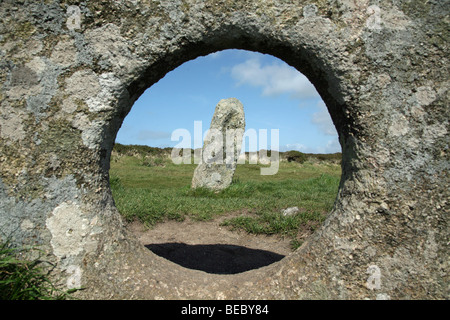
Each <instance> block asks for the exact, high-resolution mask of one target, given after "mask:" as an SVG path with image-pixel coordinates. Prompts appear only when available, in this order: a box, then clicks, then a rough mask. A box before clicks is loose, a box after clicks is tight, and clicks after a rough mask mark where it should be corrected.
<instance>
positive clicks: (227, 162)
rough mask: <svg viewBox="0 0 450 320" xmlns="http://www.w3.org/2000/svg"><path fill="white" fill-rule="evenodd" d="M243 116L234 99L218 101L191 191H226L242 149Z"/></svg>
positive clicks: (238, 102) (238, 104)
mask: <svg viewBox="0 0 450 320" xmlns="http://www.w3.org/2000/svg"><path fill="white" fill-rule="evenodd" d="M244 130H245V115H244V107H243V105H242V103H241V102H240V101H239V100H238V99H236V98H229V99H223V100H220V101H219V103H218V104H217V106H216V110H215V111H214V115H213V118H212V120H211V126H210V128H209V130H208V132H207V135H206V137H205V140H204V143H203V148H202V158H201V162H200V163H199V165H198V166H197V168H196V169H195V171H194V177H193V178H192V188H199V187H204V188H208V189H211V190H222V189H225V188H227V187H228V186H229V185H230V184H231V181H232V180H233V175H234V171H235V170H236V165H237V161H238V158H239V154H240V152H241V147H242V138H243V136H244Z"/></svg>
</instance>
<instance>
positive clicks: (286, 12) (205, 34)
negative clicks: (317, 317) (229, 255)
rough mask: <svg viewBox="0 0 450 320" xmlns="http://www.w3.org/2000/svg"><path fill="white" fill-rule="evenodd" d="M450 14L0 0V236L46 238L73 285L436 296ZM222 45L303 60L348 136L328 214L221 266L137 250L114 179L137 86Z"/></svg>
mask: <svg viewBox="0 0 450 320" xmlns="http://www.w3.org/2000/svg"><path fill="white" fill-rule="evenodd" d="M70 6H76V7H72V8H71V9H70V10H69V8H70ZM74 8H75V9H74ZM76 8H78V11H77V10H76ZM77 12H79V13H80V16H78V15H77ZM448 12H449V1H447V0H444V1H437V0H433V1H421V0H417V1H416V0H373V1H372V0H362V1H353V0H328V1H327V0H297V1H282V0H279V1H276V0H267V1H250V0H222V1H215V0H171V1H164V0H162V1H150V0H145V1H132V0H128V1H126V0H114V1H113V0H102V1H99V0H98V1H96V0H91V1H69V0H66V1H65V0H59V1H57V0H48V1H25V0H22V1H18V0H4V1H2V4H1V6H0V81H1V85H0V230H1V238H2V240H4V239H6V238H7V237H10V238H11V241H13V243H15V244H18V245H24V244H27V245H28V244H37V245H40V246H41V248H42V249H43V250H44V251H45V252H47V254H48V257H47V258H48V259H49V260H51V261H53V262H55V263H56V268H55V270H54V274H55V277H62V279H63V280H62V284H63V285H66V284H67V285H68V286H77V285H80V284H81V285H82V286H83V287H85V288H86V290H83V291H80V293H79V294H80V295H82V297H84V298H107V299H119V298H147V299H152V298H163V299H164V298H166V299H168V298H217V299H224V298H270V299H298V298H305V299H306V298H333V299H334V298H338V299H366V298H368V299H377V298H378V299H386V298H390V299H419V298H421V299H434V298H438V299H448V298H449V278H448V275H449V250H448V241H449V227H448V222H449V203H448V199H449V175H448V170H449V150H448V144H449V134H448V130H449V124H448V120H449V107H448V106H449V93H448V87H449V78H448V65H449V61H448V57H449V50H448V43H449V32H448V30H449V21H448ZM228 48H240V49H247V50H254V51H259V52H262V53H268V54H272V55H274V56H277V57H279V58H280V59H283V60H284V61H285V62H287V63H288V64H290V65H292V66H294V67H295V68H297V69H298V70H299V71H301V72H302V73H303V74H305V75H306V76H307V77H308V78H309V79H310V80H311V82H312V83H313V84H314V85H315V87H316V88H317V90H318V92H319V93H320V95H321V96H322V98H323V100H324V101H325V103H326V105H327V107H328V110H329V112H330V114H331V117H332V119H333V121H334V123H335V125H336V128H337V131H338V133H339V138H340V143H341V145H342V149H343V163H342V168H343V174H342V179H341V185H340V190H339V194H338V197H337V199H336V202H335V205H334V208H333V210H332V212H331V213H330V215H329V217H328V218H327V220H326V222H325V223H324V225H323V226H322V227H321V228H319V229H318V230H317V231H316V233H315V234H314V235H313V236H312V237H311V238H310V239H309V240H308V241H307V242H306V243H304V244H303V246H302V247H300V248H299V249H298V250H297V251H296V252H294V253H293V254H291V255H290V256H288V257H286V258H285V259H283V260H281V261H280V262H278V263H276V264H274V265H271V266H268V267H265V268H263V269H258V270H255V271H249V272H246V273H243V274H239V275H236V276H231V277H230V276H212V275H205V274H203V273H201V272H195V271H193V270H181V269H179V268H177V267H176V266H175V265H173V264H170V263H169V262H168V261H166V260H163V259H162V258H159V257H157V256H156V255H154V254H152V253H151V252H149V251H148V250H146V249H145V248H143V247H142V246H141V245H140V244H139V243H138V242H137V241H136V240H135V239H133V238H132V237H131V236H130V235H129V234H127V232H126V231H125V229H124V227H123V223H122V220H121V218H120V216H119V214H118V212H117V210H116V208H115V207H114V203H113V199H112V196H111V192H110V189H109V185H108V170H109V158H110V153H111V149H112V146H113V143H114V139H115V136H116V133H117V131H118V129H119V127H120V125H121V123H122V121H123V119H124V117H125V116H126V115H127V113H128V112H129V110H130V108H131V107H132V105H133V103H134V101H136V99H137V98H138V97H139V96H140V94H142V93H143V92H144V90H145V89H147V88H148V87H149V86H151V85H152V84H154V83H155V82H156V81H158V80H159V79H160V78H161V77H163V76H164V75H165V74H166V73H167V72H169V71H170V70H172V69H174V68H176V67H177V66H179V65H180V64H182V63H183V62H186V61H188V60H190V59H193V58H195V57H198V56H200V55H205V54H208V53H211V52H214V51H217V50H222V49H228ZM173 279H178V280H179V279H183V280H182V281H177V282H174V280H173Z"/></svg>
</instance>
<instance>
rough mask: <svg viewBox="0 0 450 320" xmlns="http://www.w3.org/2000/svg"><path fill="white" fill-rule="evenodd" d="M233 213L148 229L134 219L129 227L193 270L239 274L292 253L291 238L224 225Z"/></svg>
mask: <svg viewBox="0 0 450 320" xmlns="http://www.w3.org/2000/svg"><path fill="white" fill-rule="evenodd" d="M226 218H229V216H221V217H220V218H217V219H215V220H212V221H193V220H191V219H189V218H187V219H185V220H184V221H182V222H178V221H167V222H165V223H160V224H157V225H156V226H154V227H152V228H151V229H147V228H146V227H145V226H144V225H143V224H142V223H140V222H133V223H130V224H129V225H128V229H129V230H130V231H131V232H132V233H134V234H135V235H136V236H137V238H138V239H139V240H140V242H141V243H142V244H143V245H145V246H146V247H147V248H148V249H149V250H151V251H152V252H154V253H155V254H157V255H159V256H161V257H163V258H165V259H167V260H170V261H172V262H175V263H177V264H179V265H181V266H183V267H186V268H189V269H196V270H202V271H205V272H207V273H214V274H235V273H240V272H244V271H247V270H251V269H256V268H260V267H263V266H266V265H269V264H271V263H274V262H276V261H279V260H281V259H282V258H283V257H284V256H287V255H289V254H290V253H291V252H292V250H291V246H290V240H289V239H288V238H283V237H281V236H275V235H274V236H268V235H253V234H249V233H247V232H244V231H239V230H231V229H229V228H228V227H225V226H221V225H220V224H221V223H222V221H223V220H224V219H226Z"/></svg>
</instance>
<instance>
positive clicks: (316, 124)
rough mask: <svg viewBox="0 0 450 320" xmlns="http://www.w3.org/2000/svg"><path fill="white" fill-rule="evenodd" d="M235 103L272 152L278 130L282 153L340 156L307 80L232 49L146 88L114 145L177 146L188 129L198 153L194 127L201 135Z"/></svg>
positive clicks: (270, 59) (271, 60)
mask: <svg viewBox="0 0 450 320" xmlns="http://www.w3.org/2000/svg"><path fill="white" fill-rule="evenodd" d="M231 97H233V98H237V99H239V100H240V101H241V102H242V104H243V105H244V112H245V121H246V128H245V129H246V130H249V129H253V130H256V132H259V130H260V129H266V130H267V132H268V139H267V145H268V147H269V148H270V145H271V143H270V140H271V135H270V132H271V129H278V130H279V150H280V151H287V150H299V151H302V152H306V153H333V152H340V151H341V147H340V145H339V142H338V139H337V133H336V130H335V127H334V125H333V123H332V122H331V118H330V116H329V113H328V111H327V109H326V107H325V104H324V103H323V101H322V99H321V98H320V96H319V95H318V93H317V91H316V90H315V88H314V87H313V85H312V84H311V83H310V82H309V81H308V79H307V78H306V77H305V76H303V75H302V74H301V73H300V72H298V71H297V70H296V69H294V68H292V67H290V66H289V65H287V64H286V63H284V62H283V61H282V60H280V59H278V58H275V57H273V56H270V55H265V54H260V53H257V52H251V51H244V50H234V49H233V50H224V51H219V52H216V53H212V54H210V55H208V56H205V57H199V58H197V59H194V60H191V61H188V62H186V63H184V64H182V65H181V66H179V67H178V68H176V69H175V70H173V71H171V72H169V73H168V74H166V76H165V77H164V78H162V79H161V80H160V81H159V82H157V83H156V84H154V85H153V86H151V87H150V88H148V89H147V90H146V91H145V92H144V94H143V95H142V96H141V97H140V98H139V99H138V100H137V101H136V102H135V104H134V105H133V107H132V109H131V111H130V113H129V114H128V115H127V117H126V118H125V120H124V122H123V124H122V127H121V128H120V130H119V132H118V135H117V138H116V142H118V143H122V144H139V145H148V146H152V147H174V146H177V145H178V146H180V145H179V143H180V141H179V140H176V141H172V140H171V136H172V132H174V131H175V130H176V129H186V130H188V131H189V132H190V133H191V143H190V145H191V146H198V145H199V144H201V137H198V135H197V136H195V137H194V121H202V132H203V133H204V132H205V131H206V130H207V129H208V128H209V125H210V123H211V118H212V116H213V113H214V109H215V107H216V105H217V103H218V102H219V101H220V100H221V99H225V98H231ZM194 138H195V139H196V141H194ZM184 142H186V141H184ZM259 143H260V141H258V145H259ZM194 144H195V145H194ZM249 144H250V143H248V142H247V145H249ZM246 151H248V150H246ZM251 151H254V150H251Z"/></svg>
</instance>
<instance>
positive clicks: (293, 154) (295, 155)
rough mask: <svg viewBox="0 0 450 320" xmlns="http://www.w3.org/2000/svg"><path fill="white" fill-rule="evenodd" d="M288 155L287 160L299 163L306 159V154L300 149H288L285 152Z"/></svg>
mask: <svg viewBox="0 0 450 320" xmlns="http://www.w3.org/2000/svg"><path fill="white" fill-rule="evenodd" d="M285 156H286V160H287V161H289V162H292V161H294V162H298V163H303V162H305V161H306V155H305V154H304V153H302V152H300V151H295V150H292V151H288V152H286V153H285Z"/></svg>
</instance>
